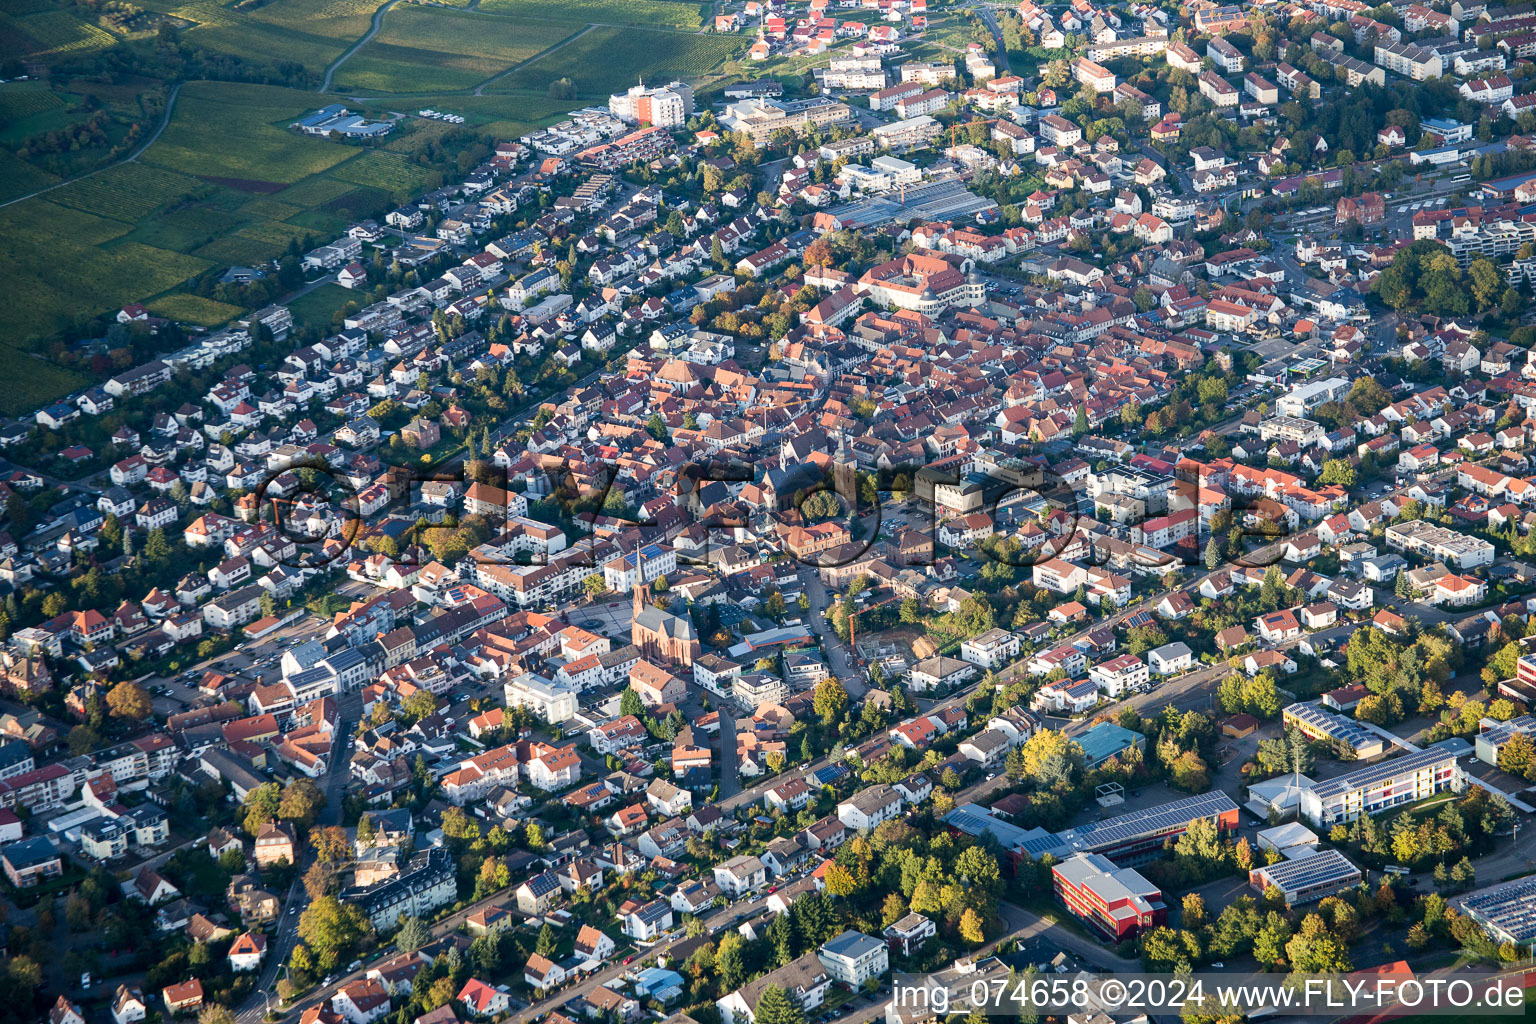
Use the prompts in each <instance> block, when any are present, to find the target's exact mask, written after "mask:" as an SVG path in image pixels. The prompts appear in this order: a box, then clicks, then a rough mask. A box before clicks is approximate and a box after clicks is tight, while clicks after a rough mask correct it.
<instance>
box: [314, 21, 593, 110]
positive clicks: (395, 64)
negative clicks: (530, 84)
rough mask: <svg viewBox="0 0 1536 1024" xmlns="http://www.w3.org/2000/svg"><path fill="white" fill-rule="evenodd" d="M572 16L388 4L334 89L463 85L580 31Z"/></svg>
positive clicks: (341, 70)
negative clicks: (518, 15) (373, 32)
mask: <svg viewBox="0 0 1536 1024" xmlns="http://www.w3.org/2000/svg"><path fill="white" fill-rule="evenodd" d="M583 27H584V26H583V25H582V24H580V23H579V22H574V21H542V20H529V19H524V18H498V17H492V16H489V15H483V14H476V13H475V12H473V11H463V12H461V11H453V10H442V9H433V8H423V7H398V6H397V7H394V8H392V9H391V10H390V11H389V13H387V14H386V15H384V22H383V28H382V29H381V30H380V32H379V34H378V35H377V36H375V37H374V38H373V39H372V40H370V41H369V42H368V44H367V45H366V46H364V47H363V48H362V49H361V50H359V51H358V52H357V53H355V54H353V55H352V56H351V57H349V58H347V61H346V63H345V64H343V65H342V66H341V67H340V68H338V69H337V71H336V78H335V87H336V89H337V91H339V92H344V93H345V92H364V93H372V92H390V93H422V92H435V91H439V90H441V91H445V92H446V91H451V90H454V89H470V88H473V87H474V86H476V85H478V84H479V83H481V82H484V81H485V80H487V79H489V78H491V77H493V76H495V75H496V74H498V73H500V72H502V71H505V70H506V69H508V68H510V67H512V66H514V65H516V64H519V63H521V62H522V61H525V60H527V59H528V58H530V57H532V56H534V55H535V54H537V53H539V52H540V51H542V50H545V49H547V48H549V47H551V46H554V45H555V44H557V43H559V42H560V41H561V40H562V39H566V38H569V37H570V36H572V35H575V34H576V33H577V32H580V31H581V30H582V28H583Z"/></svg>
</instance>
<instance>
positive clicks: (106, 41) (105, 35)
mask: <svg viewBox="0 0 1536 1024" xmlns="http://www.w3.org/2000/svg"><path fill="white" fill-rule="evenodd" d="M0 17H3V19H4V21H3V22H0V54H3V55H4V56H6V57H22V56H25V57H30V58H31V59H33V60H42V61H47V60H51V59H57V58H60V57H77V56H79V55H81V54H85V53H90V52H91V51H93V50H101V49H105V48H106V47H108V46H111V45H112V44H113V43H115V42H116V41H117V40H116V39H115V38H114V37H113V35H112V34H111V33H110V32H107V31H105V30H104V29H100V28H97V27H96V26H95V25H90V24H87V23H86V22H84V21H82V20H80V19H79V18H77V17H75V16H74V15H73V14H71V13H69V12H68V11H65V10H58V9H55V8H54V7H53V5H51V4H50V5H48V7H47V8H46V9H42V10H36V11H34V12H33V13H25V14H23V13H18V14H12V13H11V10H10V5H7V9H6V12H5V13H4V14H0Z"/></svg>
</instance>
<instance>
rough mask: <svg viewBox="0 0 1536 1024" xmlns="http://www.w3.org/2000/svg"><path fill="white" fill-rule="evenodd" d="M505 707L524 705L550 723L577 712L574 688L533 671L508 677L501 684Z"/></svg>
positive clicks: (561, 720)
mask: <svg viewBox="0 0 1536 1024" xmlns="http://www.w3.org/2000/svg"><path fill="white" fill-rule="evenodd" d="M502 692H503V696H504V697H505V698H506V702H507V706H508V707H512V708H515V707H518V706H520V705H521V706H525V707H529V708H532V709H533V711H534V712H535V713H536V714H538V715H540V716H542V717H543V719H544V720H545V721H546V722H549V723H550V724H551V725H553V724H554V723H556V722H564V721H565V720H566V719H568V718H572V717H574V716H575V714H576V694H577V691H576V688H575V687H574V686H570V685H568V684H565V683H557V682H554V681H553V680H550V679H546V678H544V677H543V676H538V675H534V674H533V673H532V672H529V673H526V674H524V675H521V676H518V677H517V678H515V679H509V680H507V682H506V685H505V686H503V687H502Z"/></svg>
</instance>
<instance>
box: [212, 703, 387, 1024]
mask: <svg viewBox="0 0 1536 1024" xmlns="http://www.w3.org/2000/svg"><path fill="white" fill-rule="evenodd" d="M338 705H339V707H340V716H339V720H338V721H337V723H336V744H335V746H333V747H332V748H331V763H330V765H329V770H328V771H327V772H326V775H325V777H324V779H323V780H322V781H321V782H320V789H321V791H322V792H323V793H325V807H324V808H323V809H322V810H321V811H320V815H319V818H318V819H317V820H316V822H315V824H316V825H340V824H341V812H342V800H343V799H344V798H345V796H346V788H347V779H348V776H349V775H350V774H351V757H350V756H349V755H350V753H351V740H352V734H351V730H350V729H349V728H348V723H349V721H356V720H357V716H359V715H361V714H362V705H363V701H362V696H361V695H360V694H358V693H350V694H344V695H343V696H341V697H340V698H338ZM349 715H350V716H351V717H350V718H349V717H348V716H349ZM314 859H315V852H314V849H313V848H312V847H310V846H309V845H308V844H305V846H304V848H303V850H302V852H301V853H300V855H299V867H300V868H301V869H307V868H308V867H309V865H310V864H311V863H313V862H314ZM302 879H303V871H302V870H301V871H299V872H295V874H294V877H293V883H292V884H291V885H290V886H289V887H288V895H287V898H286V899H284V900H283V906H282V911H281V913H282V916H281V917H280V918H278V920H277V935H276V936H275V937H274V938H273V940H272V941H271V943H270V945H269V947H268V951H267V959H266V963H265V964H264V965H263V967H262V969H261V974H260V975H259V976H258V977H257V979H256V986H255V988H253V989H252V990H251V994H250V995H248V996H247V997H246V1000H245V1002H244V1003H243V1004H242V1005H241V1006H240V1007H239V1008H238V1009H237V1010H236V1011H235V1017H236V1020H237V1021H238V1022H239V1024H256V1022H257V1021H260V1020H261V1019H262V1018H263V1017H264V1016H265V1015H266V1014H267V1012H268V1011H269V1010H270V1008H271V1000H270V998H269V994H270V993H271V991H272V987H273V985H275V984H276V983H277V976H278V973H279V971H280V970H281V969H282V967H283V965H284V964H286V963H287V962H288V957H289V955H290V954H291V953H292V952H293V947H294V946H296V945H297V944H298V941H299V934H298V932H299V915H300V914H302V913H303V911H304V907H305V906H307V905H308V903H309V894H308V893H306V892H305V891H304V885H303V881H302ZM296 912H297V913H296Z"/></svg>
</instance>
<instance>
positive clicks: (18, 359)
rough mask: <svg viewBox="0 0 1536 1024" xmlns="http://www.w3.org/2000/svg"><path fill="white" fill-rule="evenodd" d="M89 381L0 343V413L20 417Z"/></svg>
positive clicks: (44, 360) (63, 368)
mask: <svg viewBox="0 0 1536 1024" xmlns="http://www.w3.org/2000/svg"><path fill="white" fill-rule="evenodd" d="M89 383H90V381H89V380H87V379H86V378H85V377H82V376H81V375H80V374H78V373H75V372H74V371H73V370H69V369H66V368H65V367H62V366H56V365H54V364H53V363H50V362H48V361H47V360H46V359H41V358H34V357H33V356H30V355H28V354H27V353H25V352H22V351H21V350H20V349H15V348H12V347H10V346H9V345H0V413H4V414H5V415H7V416H23V415H26V414H27V413H30V412H32V411H33V410H35V409H37V408H39V407H40V406H43V405H47V404H48V403H49V402H50V401H52V400H53V399H55V398H58V397H59V396H60V395H66V394H68V393H69V392H71V391H75V390H78V389H79V388H82V387H84V386H85V385H87V384H89Z"/></svg>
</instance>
